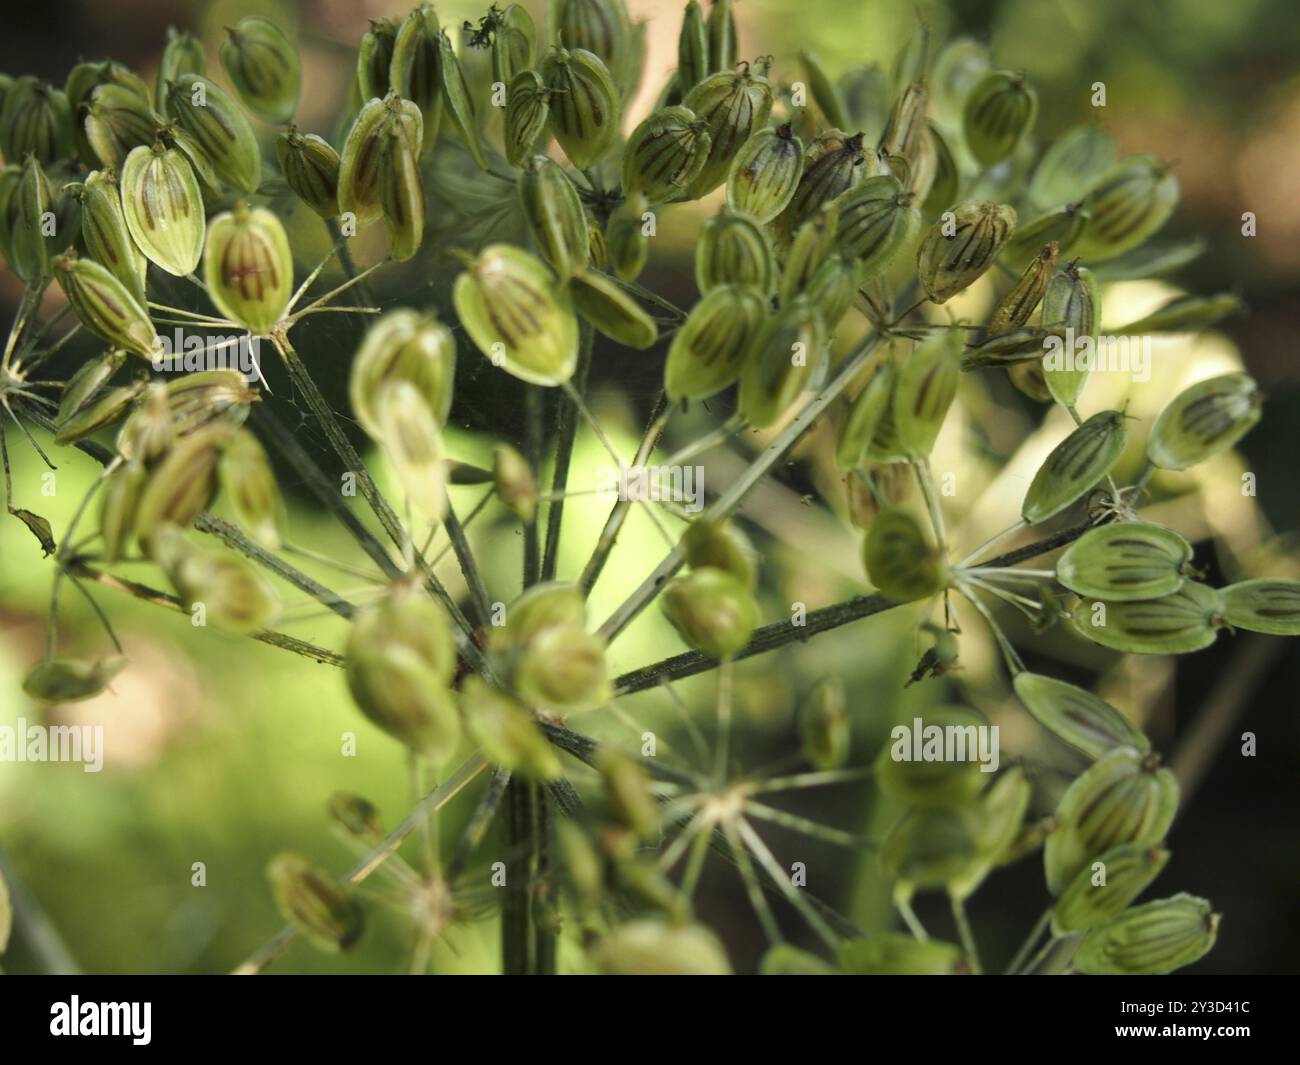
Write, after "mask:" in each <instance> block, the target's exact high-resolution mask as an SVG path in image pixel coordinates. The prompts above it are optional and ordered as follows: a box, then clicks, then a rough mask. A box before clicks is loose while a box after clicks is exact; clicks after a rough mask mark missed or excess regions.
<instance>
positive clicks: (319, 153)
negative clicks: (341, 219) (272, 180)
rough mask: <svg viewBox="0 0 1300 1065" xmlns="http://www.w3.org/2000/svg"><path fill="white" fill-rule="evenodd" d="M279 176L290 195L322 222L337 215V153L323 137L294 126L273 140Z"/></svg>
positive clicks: (338, 162)
mask: <svg viewBox="0 0 1300 1065" xmlns="http://www.w3.org/2000/svg"><path fill="white" fill-rule="evenodd" d="M275 154H276V158H277V159H278V160H279V162H280V172H281V173H282V174H283V175H284V180H285V183H286V184H287V185H288V186H289V188H290V189H291V190H292V191H293V194H294V195H295V196H297V197H298V199H300V200H302V202H303V203H305V204H306V205H307V206H308V207H310V208H311V209H312V210H313V211H315V212H316V213H317V214H318V215H320V216H321V217H322V218H326V219H328V218H337V217H338V213H339V166H340V161H339V153H338V152H336V151H335V150H334V147H333V145H331V144H330V143H329V141H327V140H326V139H325V138H324V137H319V136H317V135H316V134H315V133H299V132H298V128H297V127H296V126H290V127H289V129H288V130H287V131H286V132H284V133H281V134H280V135H279V136H278V137H276V139H275Z"/></svg>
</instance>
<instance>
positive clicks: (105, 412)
mask: <svg viewBox="0 0 1300 1065" xmlns="http://www.w3.org/2000/svg"><path fill="white" fill-rule="evenodd" d="M143 391H144V385H143V384H141V383H140V382H136V383H135V384H130V385H122V386H120V387H118V388H110V389H109V390H108V391H107V392H105V393H104V394H103V395H102V396H99V397H98V398H96V399H95V400H93V401H92V402H89V403H87V404H85V405H83V406H81V407H79V408H78V409H77V410H75V411H72V412H70V413H69V414H68V416H67V417H66V418H64V417H60V418H59V420H58V422H57V423H56V426H55V432H54V442H55V443H56V444H58V445H60V446H63V445H64V444H75V443H76V442H77V441H78V440H84V439H85V438H86V437H88V436H90V435H91V434H92V433H97V432H99V430H101V429H105V428H107V427H108V426H110V425H112V424H113V423H114V422H116V421H118V420H119V419H120V418H121V417H122V416H123V415H124V414H126V412H127V411H129V410H130V409H131V404H133V403H134V402H135V400H136V398H137V397H138V396H139V395H140V393H141V392H143Z"/></svg>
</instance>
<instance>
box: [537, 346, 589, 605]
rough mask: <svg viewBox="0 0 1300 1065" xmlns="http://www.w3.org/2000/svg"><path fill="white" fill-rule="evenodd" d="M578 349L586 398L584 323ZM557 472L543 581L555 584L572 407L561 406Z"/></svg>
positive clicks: (576, 377)
mask: <svg viewBox="0 0 1300 1065" xmlns="http://www.w3.org/2000/svg"><path fill="white" fill-rule="evenodd" d="M579 329H580V341H579V345H578V365H577V368H576V369H575V370H574V372H573V382H572V383H573V389H574V391H575V392H576V393H577V394H578V395H579V396H581V395H583V394H584V393H585V392H586V389H587V374H588V372H589V371H590V370H591V348H592V333H593V330H592V328H591V326H590V325H588V324H587V323H586V322H583V323H581V325H580V326H579ZM555 435H556V439H557V440H558V441H559V444H558V445H557V446H556V449H555V470H554V472H553V473H552V475H551V496H552V499H551V502H550V504H549V505H548V507H547V509H546V550H545V552H544V553H543V555H542V580H544V581H553V580H555V567H556V566H557V564H558V563H559V554H560V523H561V522H562V521H563V520H564V489H565V488H566V487H567V486H568V483H569V465H570V463H571V462H572V461H573V445H574V442H575V441H576V440H577V437H578V411H577V408H576V406H575V405H574V404H573V403H572V402H570V403H561V404H559V410H558V412H557V414H556V426H555Z"/></svg>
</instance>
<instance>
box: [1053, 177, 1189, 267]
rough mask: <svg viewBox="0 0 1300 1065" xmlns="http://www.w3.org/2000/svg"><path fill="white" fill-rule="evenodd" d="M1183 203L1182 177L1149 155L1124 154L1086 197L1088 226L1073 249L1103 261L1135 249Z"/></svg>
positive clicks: (1084, 206)
mask: <svg viewBox="0 0 1300 1065" xmlns="http://www.w3.org/2000/svg"><path fill="white" fill-rule="evenodd" d="M1177 206H1178V179H1177V178H1175V177H1174V176H1173V175H1172V174H1170V173H1169V172H1168V168H1167V167H1162V166H1158V165H1157V164H1156V162H1155V160H1154V159H1152V158H1151V157H1150V156H1147V155H1131V156H1129V157H1128V158H1126V159H1121V160H1120V161H1119V162H1118V163H1116V164H1115V166H1114V167H1112V168H1111V170H1110V171H1109V172H1108V173H1107V174H1106V175H1105V176H1104V177H1103V178H1102V179H1101V180H1100V181H1098V182H1097V183H1096V184H1095V185H1094V186H1093V188H1092V190H1091V191H1090V192H1089V193H1088V194H1087V196H1085V197H1084V200H1083V209H1084V211H1086V212H1087V215H1088V217H1087V220H1086V221H1085V222H1084V226H1083V231H1082V232H1081V233H1080V234H1079V238H1078V240H1077V241H1076V242H1075V245H1074V248H1073V249H1072V251H1073V254H1075V255H1078V256H1080V257H1082V258H1083V259H1084V260H1085V261H1086V262H1100V261H1102V260H1105V259H1113V258H1114V257H1115V256H1117V255H1120V254H1122V253H1123V252H1126V251H1128V250H1130V249H1131V248H1136V247H1137V246H1138V245H1139V244H1141V243H1142V242H1143V241H1145V240H1146V239H1147V238H1148V237H1150V236H1151V235H1152V234H1154V233H1155V232H1156V231H1157V230H1158V229H1159V228H1160V227H1161V226H1163V225H1164V224H1165V222H1167V221H1168V220H1169V216H1170V215H1172V214H1173V213H1174V208H1175V207H1177Z"/></svg>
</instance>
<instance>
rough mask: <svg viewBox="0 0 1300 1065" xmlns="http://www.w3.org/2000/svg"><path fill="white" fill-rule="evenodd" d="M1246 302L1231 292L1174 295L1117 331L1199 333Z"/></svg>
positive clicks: (1235, 311)
mask: <svg viewBox="0 0 1300 1065" xmlns="http://www.w3.org/2000/svg"><path fill="white" fill-rule="evenodd" d="M1245 308H1246V305H1245V304H1244V303H1243V302H1242V301H1241V297H1240V296H1237V295H1234V294H1233V293H1231V292H1220V293H1219V294H1218V295H1215V296H1177V297H1175V298H1174V299H1172V300H1170V301H1169V302H1168V303H1166V304H1164V305H1163V306H1161V307H1157V308H1156V309H1155V310H1154V311H1152V312H1151V313H1150V314H1148V315H1146V316H1145V317H1143V318H1139V319H1138V320H1137V321H1136V322H1129V324H1128V325H1125V326H1121V327H1120V328H1119V329H1117V330H1116V332H1117V333H1119V334H1120V335H1128V336H1137V335H1140V334H1143V333H1198V332H1200V331H1201V330H1202V329H1208V328H1209V327H1210V326H1212V325H1214V324H1215V323H1216V322H1218V321H1219V320H1221V319H1223V318H1227V317H1228V316H1229V315H1232V314H1240V313H1241V312H1242V311H1244V310H1245Z"/></svg>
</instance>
